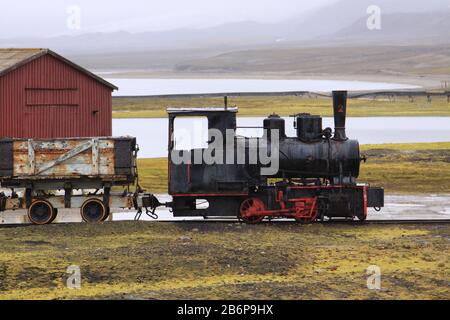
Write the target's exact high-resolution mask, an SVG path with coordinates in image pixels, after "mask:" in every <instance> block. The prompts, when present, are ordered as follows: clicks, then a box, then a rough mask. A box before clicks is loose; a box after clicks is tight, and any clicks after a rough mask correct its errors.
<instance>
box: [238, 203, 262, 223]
mask: <svg viewBox="0 0 450 320" xmlns="http://www.w3.org/2000/svg"><path fill="white" fill-rule="evenodd" d="M264 210H266V205H265V204H264V202H263V201H262V200H261V199H258V198H248V199H245V200H244V201H243V202H242V203H241V206H240V208H239V214H240V215H239V217H240V218H241V219H242V220H243V221H244V222H245V223H248V224H257V223H260V222H261V221H263V220H264V216H261V215H257V213H258V212H261V211H264Z"/></svg>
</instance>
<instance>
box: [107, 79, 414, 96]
mask: <svg viewBox="0 0 450 320" xmlns="http://www.w3.org/2000/svg"><path fill="white" fill-rule="evenodd" d="M107 80H108V81H110V82H111V83H113V84H115V85H116V86H118V87H119V90H118V91H115V92H114V93H113V95H114V96H146V95H175V94H211V93H226V92H234V93H236V92H240V93H245V92H256V93H258V92H286V91H313V92H314V91H316V92H321V91H332V90H350V91H358V90H393V89H414V88H419V87H417V86H414V85H409V84H399V83H382V82H366V81H342V80H308V79H303V80H262V79H107Z"/></svg>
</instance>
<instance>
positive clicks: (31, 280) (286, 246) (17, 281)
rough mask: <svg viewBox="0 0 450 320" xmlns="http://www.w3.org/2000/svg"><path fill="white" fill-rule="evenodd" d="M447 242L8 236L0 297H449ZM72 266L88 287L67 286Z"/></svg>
mask: <svg viewBox="0 0 450 320" xmlns="http://www.w3.org/2000/svg"><path fill="white" fill-rule="evenodd" d="M50 235H51V236H50ZM449 239H450V227H449V225H448V224H444V225H401V226H395V225H342V224H326V225H322V224H312V225H300V224H294V223H292V224H291V223H267V224H262V225H245V224H240V223H237V222H230V223H199V222H196V223H193V222H179V223H174V222H171V223H169V222H167V223H166V222H161V223H152V222H132V221H129V222H114V223H103V224H101V225H90V224H85V223H82V224H79V223H78V224H53V225H45V226H28V227H18V228H6V229H5V228H4V229H0V243H1V244H2V251H1V253H0V299H85V298H96V299H97V298H98V299H141V298H143V299H219V298H220V299H449V298H450V292H449V290H448V287H449V279H448V274H449V272H450V264H449V260H448V257H447V255H446V254H445V252H448V246H449ZM74 265H75V266H79V268H80V275H81V288H80V289H69V288H67V287H66V283H67V278H68V277H69V276H70V274H68V273H66V271H67V268H68V267H69V266H74ZM371 265H376V266H378V267H379V268H380V271H381V288H380V290H369V289H368V287H367V279H368V277H369V275H368V274H367V268H368V267H369V266H371Z"/></svg>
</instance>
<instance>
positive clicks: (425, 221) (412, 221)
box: [0, 219, 450, 229]
mask: <svg viewBox="0 0 450 320" xmlns="http://www.w3.org/2000/svg"><path fill="white" fill-rule="evenodd" d="M123 221H126V220H123ZM118 222H120V221H111V222H108V223H118ZM147 222H151V223H155V222H176V223H181V224H183V223H184V224H195V223H214V224H216V223H238V222H239V221H238V220H237V219H204V220H182V221H171V220H159V221H158V220H155V221H147ZM77 223H80V222H60V223H55V224H56V225H58V224H60V225H67V224H77ZM241 223H242V224H244V222H241ZM271 223H277V224H278V223H282V224H299V223H298V222H295V221H291V220H284V219H280V220H278V219H276V220H272V221H263V222H261V223H260V224H271ZM448 223H450V219H408V220H406V219H404V220H366V221H364V222H360V221H357V220H356V221H354V220H343V219H335V220H332V221H316V222H314V223H313V224H323V225H327V224H329V225H332V224H354V225H368V224H392V225H403V224H448ZM55 224H54V225H55ZM31 226H34V225H33V224H31V223H22V224H0V229H7V228H25V227H31Z"/></svg>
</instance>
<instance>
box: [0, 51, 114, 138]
mask: <svg viewBox="0 0 450 320" xmlns="http://www.w3.org/2000/svg"><path fill="white" fill-rule="evenodd" d="M114 90H117V87H116V86H114V85H113V84H111V83H109V82H107V81H105V80H103V79H102V78H100V77H98V76H96V75H95V74H93V73H91V72H89V71H88V70H86V69H84V68H82V67H80V66H78V65H76V64H75V63H73V62H71V61H69V60H67V59H65V58H64V57H62V56H60V55H58V54H56V53H55V52H53V51H51V50H48V49H0V138H1V137H12V138H64V137H89V136H111V135H112V91H114Z"/></svg>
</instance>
